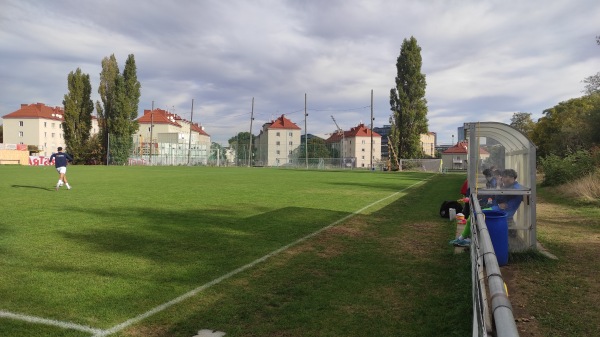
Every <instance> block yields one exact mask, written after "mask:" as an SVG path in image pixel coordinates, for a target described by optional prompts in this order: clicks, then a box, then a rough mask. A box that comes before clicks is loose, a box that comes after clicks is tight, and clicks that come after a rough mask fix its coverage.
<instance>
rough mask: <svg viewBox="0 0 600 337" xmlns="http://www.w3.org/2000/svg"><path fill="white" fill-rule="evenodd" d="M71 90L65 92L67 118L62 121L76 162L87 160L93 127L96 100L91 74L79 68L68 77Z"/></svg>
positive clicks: (66, 141) (67, 141)
mask: <svg viewBox="0 0 600 337" xmlns="http://www.w3.org/2000/svg"><path fill="white" fill-rule="evenodd" d="M67 85H68V89H69V92H68V93H67V94H65V96H64V100H63V106H64V109H65V120H64V122H63V123H62V127H63V132H64V135H65V144H66V146H67V149H68V151H69V153H70V154H71V155H72V156H73V158H74V160H75V162H76V163H81V162H85V156H86V153H85V152H86V147H87V142H88V140H89V138H90V130H91V128H92V113H93V112H94V101H93V100H92V99H91V97H92V85H91V84H90V75H88V74H84V73H82V72H81V69H80V68H77V70H75V72H70V73H69V75H68V77H67Z"/></svg>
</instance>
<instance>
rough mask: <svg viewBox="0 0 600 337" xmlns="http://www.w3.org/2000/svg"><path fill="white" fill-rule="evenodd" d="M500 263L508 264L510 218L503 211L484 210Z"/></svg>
mask: <svg viewBox="0 0 600 337" xmlns="http://www.w3.org/2000/svg"><path fill="white" fill-rule="evenodd" d="M483 214H485V224H486V225H487V228H488V232H489V233H490V239H491V240H492V246H494V252H495V253H496V258H497V259H498V265H499V266H504V265H506V264H508V220H507V218H506V213H505V212H503V211H494V210H483Z"/></svg>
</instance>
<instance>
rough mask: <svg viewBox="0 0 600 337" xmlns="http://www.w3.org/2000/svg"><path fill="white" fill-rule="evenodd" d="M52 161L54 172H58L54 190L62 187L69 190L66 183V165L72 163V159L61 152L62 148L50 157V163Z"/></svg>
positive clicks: (69, 187)
mask: <svg viewBox="0 0 600 337" xmlns="http://www.w3.org/2000/svg"><path fill="white" fill-rule="evenodd" d="M53 159H54V167H56V171H57V172H58V182H57V183H56V190H57V191H58V188H59V187H61V186H62V185H63V182H64V184H65V185H67V189H68V190H70V189H71V186H70V185H69V182H68V181H67V163H68V162H72V161H73V157H71V156H70V155H69V154H68V153H64V152H62V147H58V152H57V153H53V154H52V156H50V162H52V160H53Z"/></svg>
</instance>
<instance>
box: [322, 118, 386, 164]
mask: <svg viewBox="0 0 600 337" xmlns="http://www.w3.org/2000/svg"><path fill="white" fill-rule="evenodd" d="M371 135H372V137H371ZM371 139H373V143H372V144H371ZM325 142H326V143H327V144H329V145H330V146H332V147H333V148H336V149H337V150H338V151H339V153H341V157H342V158H344V162H345V163H346V165H348V164H350V163H349V162H348V161H350V162H353V165H352V166H354V167H359V168H369V167H370V165H371V163H372V164H373V166H374V165H375V164H376V163H377V162H379V161H380V160H381V135H380V134H378V133H377V132H374V131H371V130H370V129H368V128H367V127H366V126H365V125H364V124H363V123H360V124H358V126H356V127H353V128H351V129H350V131H343V133H338V132H336V133H334V134H332V135H331V137H329V138H328V139H327V140H326V141H325Z"/></svg>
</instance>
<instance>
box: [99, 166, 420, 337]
mask: <svg viewBox="0 0 600 337" xmlns="http://www.w3.org/2000/svg"><path fill="white" fill-rule="evenodd" d="M429 179H430V178H428V179H425V180H422V181H419V182H416V183H414V184H412V185H410V186H408V187H406V188H404V189H402V190H400V191H397V192H395V193H392V194H390V195H388V196H387V197H384V198H382V199H379V200H377V201H374V202H372V203H371V204H369V205H367V206H365V207H363V208H361V209H359V210H357V211H354V212H353V213H351V214H348V215H346V216H345V217H343V218H341V219H338V220H336V221H334V222H332V223H331V224H329V225H327V226H325V227H323V228H320V229H318V230H317V231H315V232H312V233H310V234H308V235H306V236H304V237H302V238H300V239H298V240H296V241H294V242H292V243H290V244H287V245H285V246H283V247H281V248H278V249H276V250H274V251H272V252H270V253H268V254H267V255H264V256H263V257H260V258H258V259H256V260H254V261H252V262H250V263H248V264H246V265H244V266H242V267H239V268H237V269H235V270H233V271H231V272H229V273H227V274H225V275H223V276H221V277H218V278H216V279H214V280H212V281H210V282H208V283H205V284H203V285H201V286H199V287H197V288H195V289H193V290H190V291H189V292H187V293H185V294H183V295H181V296H179V297H177V298H175V299H173V300H171V301H169V302H166V303H163V304H161V305H159V306H157V307H154V308H153V309H151V310H149V311H147V312H145V313H143V314H141V315H138V316H136V317H133V318H131V319H128V320H126V321H125V322H123V323H120V324H117V325H115V326H113V327H112V328H109V329H107V330H102V331H99V332H98V333H96V334H95V335H94V336H93V337H105V336H108V335H111V334H114V333H117V332H119V331H121V330H123V329H125V328H127V327H129V326H131V325H133V324H136V323H138V322H140V321H142V320H144V319H146V318H148V317H150V316H152V315H154V314H157V313H159V312H161V311H163V310H165V309H167V308H169V307H171V306H173V305H176V304H178V303H181V302H182V301H184V300H186V299H188V298H190V297H193V296H195V295H197V294H198V293H200V292H202V291H204V290H206V289H208V288H210V287H212V286H214V285H216V284H219V283H221V282H222V281H224V280H227V279H229V278H230V277H232V276H234V275H236V274H239V273H241V272H243V271H245V270H247V269H249V268H252V267H254V266H255V265H257V264H259V263H261V262H264V261H265V260H267V259H269V258H271V257H273V256H275V255H277V254H279V253H281V252H283V251H285V250H287V249H289V248H290V247H292V246H295V245H297V244H299V243H301V242H303V241H306V240H307V239H309V238H311V237H313V236H315V235H317V234H319V233H321V232H323V231H325V230H327V229H329V228H331V227H333V226H335V225H337V224H339V223H342V222H344V221H346V220H348V219H350V218H352V217H354V216H356V215H357V214H360V213H361V212H363V211H365V210H367V209H369V208H371V207H373V206H375V205H377V204H378V203H380V202H383V201H385V200H387V199H390V198H393V197H395V196H397V195H398V194H400V193H402V192H404V191H406V190H408V189H410V188H413V187H415V186H417V185H420V184H423V183H425V182H426V181H427V180H429Z"/></svg>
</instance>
